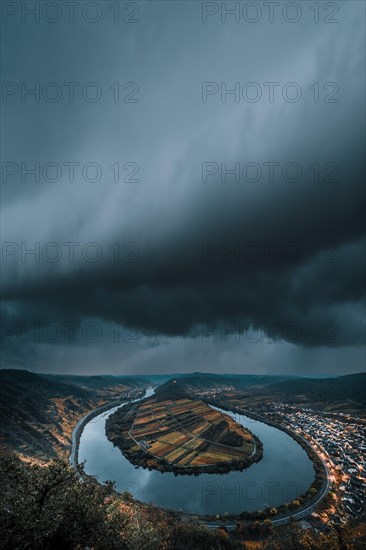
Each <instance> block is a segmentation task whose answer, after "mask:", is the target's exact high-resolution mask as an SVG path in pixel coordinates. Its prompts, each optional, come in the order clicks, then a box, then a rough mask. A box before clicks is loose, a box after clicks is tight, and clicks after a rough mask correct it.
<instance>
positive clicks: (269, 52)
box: [2, 2, 365, 362]
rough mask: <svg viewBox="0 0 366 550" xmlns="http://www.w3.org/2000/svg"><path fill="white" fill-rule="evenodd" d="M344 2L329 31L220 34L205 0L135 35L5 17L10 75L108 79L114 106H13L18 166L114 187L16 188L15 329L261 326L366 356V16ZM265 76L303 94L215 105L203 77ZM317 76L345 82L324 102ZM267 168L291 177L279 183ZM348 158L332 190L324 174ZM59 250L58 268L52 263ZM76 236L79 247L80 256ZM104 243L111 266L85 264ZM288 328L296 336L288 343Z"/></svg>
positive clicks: (8, 292)
mask: <svg viewBox="0 0 366 550" xmlns="http://www.w3.org/2000/svg"><path fill="white" fill-rule="evenodd" d="M341 8H342V9H341V13H340V16H339V19H340V21H339V23H338V24H334V25H324V24H323V25H321V24H314V23H312V22H311V21H309V20H306V19H305V18H304V19H303V20H301V21H299V23H297V24H295V25H292V24H288V23H286V22H284V21H282V20H277V21H275V23H274V24H273V25H271V24H266V23H265V22H262V23H258V24H255V25H248V24H247V25H246V26H243V25H236V24H226V25H223V24H221V23H220V20H219V19H215V20H214V21H212V22H211V21H210V22H209V23H208V24H207V25H205V24H202V22H201V15H200V9H198V7H197V5H195V4H194V3H192V4H191V3H178V2H175V3H174V5H173V4H168V3H165V2H163V3H158V2H154V3H148V4H146V3H143V4H141V12H140V15H141V22H140V23H139V24H137V25H132V26H128V25H125V26H124V27H123V28H121V27H119V26H116V25H111V24H110V23H103V22H101V23H100V24H98V25H95V26H94V27H93V28H91V27H90V25H89V26H88V25H87V24H85V23H83V22H79V23H78V24H77V25H76V26H74V27H72V26H70V25H68V26H67V25H65V26H62V25H54V26H52V25H47V24H44V25H42V24H40V25H38V26H37V28H36V26H34V25H33V26H32V25H23V26H21V24H20V23H19V24H18V25H17V24H16V23H12V24H9V25H8V26H7V28H5V32H8V33H9V44H10V45H13V48H9V50H8V51H7V52H6V55H5V75H6V80H8V81H21V80H25V81H27V82H29V83H31V82H34V81H35V80H39V81H45V82H47V81H58V82H65V81H73V80H75V81H80V82H88V81H96V82H99V83H100V85H101V86H102V87H103V90H104V95H103V98H102V100H101V101H100V102H99V103H95V104H88V103H86V102H85V101H84V102H82V101H79V102H76V103H75V104H72V105H69V104H67V103H64V102H62V101H61V102H59V103H57V104H56V103H55V104H47V103H42V102H40V103H39V104H34V103H32V102H26V103H24V104H22V103H20V102H19V101H18V102H17V101H16V98H9V101H8V102H7V104H6V105H5V114H6V119H5V120H6V124H7V127H8V132H9V139H8V143H7V146H6V148H5V155H3V157H4V158H6V159H7V160H12V161H15V162H17V163H18V164H19V165H20V163H21V162H22V161H25V162H29V163H32V161H33V162H34V161H35V160H38V161H39V162H41V163H46V162H58V163H59V164H62V163H63V162H70V161H77V162H79V163H80V164H83V163H86V162H90V161H93V162H96V163H99V164H100V166H101V167H102V169H103V174H104V175H105V177H104V178H102V181H100V182H96V183H90V182H86V181H82V179H81V178H80V171H79V172H78V174H79V179H77V180H76V181H75V183H70V182H69V181H67V176H66V172H65V171H64V172H63V174H62V179H61V181H59V182H57V183H54V184H50V183H47V182H42V181H41V182H40V183H34V182H32V180H31V178H28V179H27V181H25V182H23V183H22V182H21V181H19V175H17V176H16V177H13V178H9V181H7V182H5V183H4V182H3V184H2V193H3V198H4V205H5V206H4V212H3V223H4V228H5V231H4V232H3V240H5V241H6V242H8V243H14V244H13V246H14V248H13V249H11V248H9V249H8V250H10V251H11V252H13V255H9V256H8V257H7V258H6V262H5V263H4V264H3V265H4V268H5V269H4V277H3V289H4V290H3V292H4V294H3V295H4V298H5V301H4V304H3V311H4V319H5V320H8V321H9V322H18V323H23V327H24V326H26V325H24V323H32V322H42V323H47V322H49V321H50V320H51V321H56V320H58V321H59V322H62V321H77V322H83V320H84V321H85V320H86V319H95V320H98V322H100V323H115V324H121V325H125V324H131V323H132V324H133V325H136V326H137V327H138V329H139V330H140V331H141V332H142V333H144V334H146V335H168V336H174V337H181V336H183V337H184V336H190V337H195V338H196V339H197V338H198V339H199V338H200V337H201V335H202V330H207V331H208V332H211V333H212V338H215V337H216V336H217V335H218V334H219V333H220V331H221V330H222V327H226V329H227V330H230V328H231V329H234V330H237V329H238V327H239V329H240V331H242V330H243V328H244V329H246V327H249V326H250V325H254V326H255V328H256V329H257V328H259V329H260V330H261V331H262V332H263V334H265V335H266V336H267V337H268V336H270V337H273V339H274V340H275V341H278V342H280V341H282V340H285V341H286V340H287V342H289V343H290V344H296V345H297V346H306V347H317V346H334V347H338V348H339V347H340V346H354V345H359V344H362V343H363V342H364V325H363V323H362V304H363V302H362V300H363V296H364V293H363V285H364V283H363V275H364V269H365V266H364V254H363V252H364V246H365V241H364V222H363V205H364V187H363V185H364V177H365V173H364V160H363V158H364V149H365V140H364V128H363V123H364V93H365V90H364V64H363V62H364V59H363V48H362V44H363V38H364V36H363V29H362V16H361V15H362V12H363V11H364V6H362V3H358V2H347V4H346V3H342V4H341ZM20 30H21V31H22V32H21V33H20ZM188 36H189V39H188ZM45 44H47V48H45ZM30 45H31V46H30ZM116 81H120V82H121V83H122V84H123V82H130V81H133V82H136V83H138V85H139V102H138V103H136V104H131V105H129V104H114V103H113V101H112V94H111V92H110V91H108V87H109V86H111V85H112V84H113V83H114V82H116ZM268 81H273V82H280V83H281V87H282V84H283V83H287V82H297V83H299V84H300V85H301V88H302V91H303V97H302V99H301V100H300V101H299V102H296V103H291V102H286V101H284V100H283V97H282V94H281V93H280V92H278V96H276V98H275V100H274V102H273V103H269V102H268V101H265V100H263V101H258V102H257V103H250V102H245V101H240V102H239V103H235V102H234V101H228V102H226V103H223V102H221V101H220V99H219V97H220V95H219V94H218V95H215V96H212V97H211V96H210V97H208V98H207V99H208V100H207V102H206V103H203V102H202V95H201V93H202V92H201V89H202V82H217V83H218V85H220V84H221V83H222V82H225V83H226V84H227V88H228V89H229V88H230V89H231V88H233V86H234V85H235V83H236V82H241V83H243V84H244V83H246V82H258V83H261V87H262V89H263V90H264V89H265V87H264V86H263V83H264V82H268ZM316 82H319V85H320V93H321V94H324V93H325V92H324V90H323V88H322V86H323V84H324V83H329V82H333V83H336V84H337V86H338V87H339V92H338V93H337V98H338V99H339V101H338V102H337V103H324V102H323V101H322V99H321V100H320V101H319V103H316V102H314V99H313V91H309V87H310V86H312V85H314V83H316ZM332 89H333V88H330V90H328V91H331V90H332ZM276 90H277V89H276ZM322 97H323V96H322ZM116 161H119V162H121V164H124V163H125V162H135V163H136V164H137V165H138V167H139V174H138V178H139V181H138V183H133V184H131V183H119V184H115V183H113V182H111V181H110V179H111V171H110V170H109V167H110V166H111V165H113V163H114V162H116ZM222 162H226V163H227V166H228V167H230V168H232V167H233V166H234V165H235V163H240V168H242V167H243V166H244V165H245V164H246V163H256V165H259V166H260V167H261V169H262V170H263V176H262V178H261V179H260V181H257V182H253V181H243V180H242V179H241V181H240V182H239V183H235V181H233V178H230V177H229V178H228V179H227V181H226V183H222V182H221V181H220V175H221V174H220V171H219V172H218V173H216V174H214V175H213V176H209V177H207V181H205V182H204V181H202V170H203V163H211V164H210V166H211V168H212V167H214V168H215V167H220V165H221V163H222ZM269 162H275V163H278V165H279V166H280V168H279V171H278V172H276V177H275V180H274V181H273V182H269V181H268V177H267V171H266V170H267V168H266V166H267V164H266V163H269ZM287 163H296V165H298V166H300V168H301V175H300V177H299V179H298V181H296V182H289V181H286V180H284V178H283V176H282V168H283V166H285V165H286V164H287ZM315 163H318V166H319V167H320V171H321V174H320V181H319V182H314V170H315V168H314V164H315ZM327 163H332V164H331V165H330V166H328V165H327ZM311 166H313V168H310V167H311ZM327 166H328V168H326V167H327ZM334 166H335V167H336V168H337V174H336V178H337V181H324V173H326V174H327V175H329V174H330V173H331V172H332V168H334ZM106 174H107V175H106ZM291 174H292V173H291ZM4 237H5V238H4ZM37 242H38V243H40V245H39V246H40V251H41V252H40V258H39V259H40V261H39V262H36V261H34V257H32V256H31V255H28V256H26V257H24V258H23V260H24V261H21V260H22V253H21V246H22V243H26V245H27V247H29V248H32V246H34V243H37ZM50 242H54V243H57V244H58V246H59V247H60V249H61V250H62V255H61V258H60V259H59V261H56V262H52V261H46V260H47V258H46V259H45V257H44V256H45V254H42V251H44V246H45V245H46V243H50ZM65 242H74V243H75V242H77V243H80V244H79V245H78V246H77V247H76V249H75V251H76V252H75V259H74V260H73V261H70V257H69V248H67V247H66V246H65V245H64V244H63V243H65ZM90 242H95V243H98V246H99V247H100V249H101V251H102V256H101V257H100V258H99V259H98V261H96V262H91V261H88V260H86V259H85V257H83V255H82V254H81V249H82V247H83V245H84V244H85V243H90ZM116 242H119V243H121V248H120V254H119V258H118V260H119V261H116V258H115V248H111V247H113V243H116ZM10 246H11V245H10ZM46 254H47V253H46ZM291 323H292V324H293V325H294V326H296V327H297V328H298V330H299V334H300V336H297V337H296V338H295V337H294V334H293V333H290V332H287V330H286V327H287V326H288V325H291ZM208 324H210V325H208ZM208 326H210V327H211V328H207V327H208ZM319 326H320V327H321V330H322V331H323V333H322V335H321V337H319V334H318V333H316V331H317V330H318V329H319ZM284 327H285V329H284ZM324 327H325V328H324ZM226 329H225V330H226ZM21 330H23V329H21ZM24 330H27V329H24ZM314 333H316V334H315V335H314ZM174 341H175V340H174ZM182 341H183V342H184V343H185V345H187V346H188V347H189V346H193V347H194V344H193V343H192V342H191V344H189V342H190V340H188V339H184V338H183V340H182ZM175 342H176V341H175ZM160 347H161V346H160ZM178 347H179V346H178ZM206 349H207V348H206ZM256 349H258V348H256ZM154 353H155V352H154ZM187 353H188V354H189V352H187ZM192 353H193V352H192ZM195 353H196V352H194V355H195ZM195 356H196V355H195ZM265 356H266V354H265V353H264V354H263V357H265ZM129 360H130V361H131V357H129ZM300 362H301V361H300Z"/></svg>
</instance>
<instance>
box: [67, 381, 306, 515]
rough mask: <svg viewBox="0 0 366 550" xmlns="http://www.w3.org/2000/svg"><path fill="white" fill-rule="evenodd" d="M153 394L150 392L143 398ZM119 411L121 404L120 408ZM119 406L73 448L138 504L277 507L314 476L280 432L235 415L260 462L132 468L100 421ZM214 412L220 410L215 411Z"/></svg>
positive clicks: (234, 509) (230, 509)
mask: <svg viewBox="0 0 366 550" xmlns="http://www.w3.org/2000/svg"><path fill="white" fill-rule="evenodd" d="M153 393H154V390H153V389H150V390H148V391H147V393H146V394H145V397H149V396H150V395H152V394H153ZM122 406H123V405H122ZM118 408H119V407H114V408H113V409H110V410H108V411H106V412H104V413H101V414H100V415H98V416H96V417H94V418H93V419H92V420H90V421H89V422H88V423H87V424H86V426H85V427H84V429H83V432H82V434H81V437H80V444H79V455H78V456H79V462H83V461H86V463H85V471H86V473H87V474H89V475H93V476H96V477H97V478H98V480H99V481H100V482H105V481H106V480H114V481H115V482H116V488H117V490H118V491H120V492H123V491H129V492H130V493H132V494H133V496H134V497H135V498H136V499H138V500H140V501H143V502H147V503H149V504H155V505H157V506H160V507H162V508H170V509H175V510H182V511H184V512H189V513H193V514H224V513H225V512H227V513H229V514H238V513H240V512H241V511H244V510H247V511H253V510H258V509H262V508H264V507H266V506H279V505H280V504H283V503H284V502H288V501H290V500H293V499H294V498H296V497H298V496H299V495H300V494H302V493H303V492H305V491H306V489H308V487H309V486H310V485H311V483H312V481H313V480H314V477H315V474H314V469H313V465H312V462H311V460H310V459H309V458H308V456H307V454H306V452H305V451H304V449H303V448H302V447H301V446H300V445H299V444H298V443H297V442H296V441H295V440H294V439H292V437H290V436H289V435H288V434H286V433H285V432H283V431H281V430H279V429H278V428H275V427H273V426H268V425H267V424H265V423H263V422H259V421H256V420H253V419H251V418H248V417H247V416H244V415H240V414H237V413H229V412H227V411H222V412H224V413H225V414H229V415H230V416H232V417H233V418H234V419H235V420H236V421H237V422H239V423H240V424H243V426H244V427H248V428H249V429H250V430H251V431H252V432H253V433H254V434H255V435H257V436H258V437H259V439H260V440H261V441H262V443H263V458H262V460H261V461H260V462H259V463H257V464H253V465H252V466H250V467H249V468H248V469H247V470H244V471H242V472H229V473H227V474H222V475H219V474H201V475H199V476H197V477H195V476H175V475H174V474H173V473H170V472H166V473H161V472H158V471H155V470H153V471H151V472H150V471H149V470H146V469H144V468H141V467H139V468H136V467H135V466H133V465H132V464H131V463H130V462H129V461H128V460H127V459H126V458H125V457H124V456H123V455H122V453H121V451H120V450H119V449H118V448H117V447H114V446H113V443H111V442H110V441H109V440H108V439H107V437H106V434H105V422H106V419H107V418H108V416H109V415H111V414H112V413H113V412H114V411H115V410H117V409H118ZM219 410H220V409H219Z"/></svg>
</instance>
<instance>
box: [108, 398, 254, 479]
mask: <svg viewBox="0 0 366 550" xmlns="http://www.w3.org/2000/svg"><path fill="white" fill-rule="evenodd" d="M106 430H107V436H108V438H109V439H110V440H111V441H112V442H113V443H114V444H115V445H116V446H117V447H119V448H120V449H121V450H122V452H123V453H124V454H125V455H126V456H127V457H128V458H129V460H130V461H131V462H133V463H135V464H138V465H142V466H145V467H149V468H155V469H160V470H163V471H167V470H168V471H175V472H177V473H202V472H204V471H219V470H220V471H221V470H222V471H227V470H230V469H244V468H246V467H248V466H249V465H250V464H251V463H252V462H254V461H258V460H259V459H260V458H261V456H262V446H261V443H260V441H259V440H258V439H257V438H256V437H255V436H254V435H253V434H251V433H250V432H249V431H247V430H245V429H244V428H243V427H242V426H241V425H239V424H237V423H236V422H235V421H234V420H232V418H231V417H229V416H227V415H225V414H222V413H220V412H219V411H216V410H214V409H212V408H211V407H209V406H208V405H206V404H205V403H203V402H202V401H193V400H191V399H188V398H179V399H166V400H164V401H158V400H157V399H155V398H150V399H148V400H146V401H144V402H143V403H142V404H141V405H140V406H138V405H133V406H131V407H127V408H122V409H119V410H118V411H117V412H116V413H115V414H114V415H112V416H111V417H110V418H109V419H108V421H107V425H106Z"/></svg>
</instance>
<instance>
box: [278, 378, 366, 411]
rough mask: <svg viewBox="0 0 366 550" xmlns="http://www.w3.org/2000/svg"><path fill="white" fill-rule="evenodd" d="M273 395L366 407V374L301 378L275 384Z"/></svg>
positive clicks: (286, 398) (287, 398)
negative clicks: (348, 402) (349, 403)
mask: <svg viewBox="0 0 366 550" xmlns="http://www.w3.org/2000/svg"><path fill="white" fill-rule="evenodd" d="M269 392H270V393H272V394H279V395H281V396H283V397H284V398H285V400H289V399H290V400H296V401H298V400H304V399H305V400H307V401H313V402H324V401H345V400H349V401H354V402H355V403H356V404H357V403H358V404H361V405H366V373H358V374H349V375H346V376H339V377H337V378H323V379H318V378H301V379H299V380H286V381H284V382H279V383H275V384H273V385H272V386H271V387H270V388H269Z"/></svg>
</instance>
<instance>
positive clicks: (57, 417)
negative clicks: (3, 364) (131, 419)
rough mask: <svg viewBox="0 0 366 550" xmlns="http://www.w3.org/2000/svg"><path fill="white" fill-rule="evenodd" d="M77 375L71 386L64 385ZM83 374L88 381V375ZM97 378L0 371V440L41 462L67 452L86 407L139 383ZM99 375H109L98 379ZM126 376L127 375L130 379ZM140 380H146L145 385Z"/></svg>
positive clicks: (14, 370)
mask: <svg viewBox="0 0 366 550" xmlns="http://www.w3.org/2000/svg"><path fill="white" fill-rule="evenodd" d="M70 378H72V379H73V382H74V383H73V384H70V383H65V382H66V380H69V379H70ZM84 378H85V379H84ZM98 378H99V377H82V376H81V377H75V379H74V378H73V377H69V376H60V377H57V376H52V375H48V376H44V375H39V374H34V373H31V372H28V371H25V370H16V369H3V370H0V440H1V443H2V445H3V446H4V447H6V448H7V449H9V450H15V451H17V452H18V453H20V454H21V455H24V456H27V457H38V458H39V459H41V460H44V459H48V458H50V457H55V456H66V455H67V453H68V450H69V447H70V438H71V433H72V430H73V427H74V426H75V424H76V423H77V421H78V420H79V418H80V417H81V416H83V415H84V414H85V413H87V412H88V411H90V410H92V409H94V408H96V407H97V406H98V405H100V404H102V403H105V402H107V401H111V400H113V399H115V398H116V397H117V396H119V395H120V393H121V391H122V390H128V389H129V387H135V383H136V382H135V380H131V386H129V385H127V382H128V381H127V380H124V383H123V384H122V383H120V381H118V383H117V382H115V381H112V383H111V386H108V385H107V381H106V380H96V379H98ZM100 378H101V379H103V378H105V377H100ZM126 378H127V377H126ZM141 384H142V383H141Z"/></svg>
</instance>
